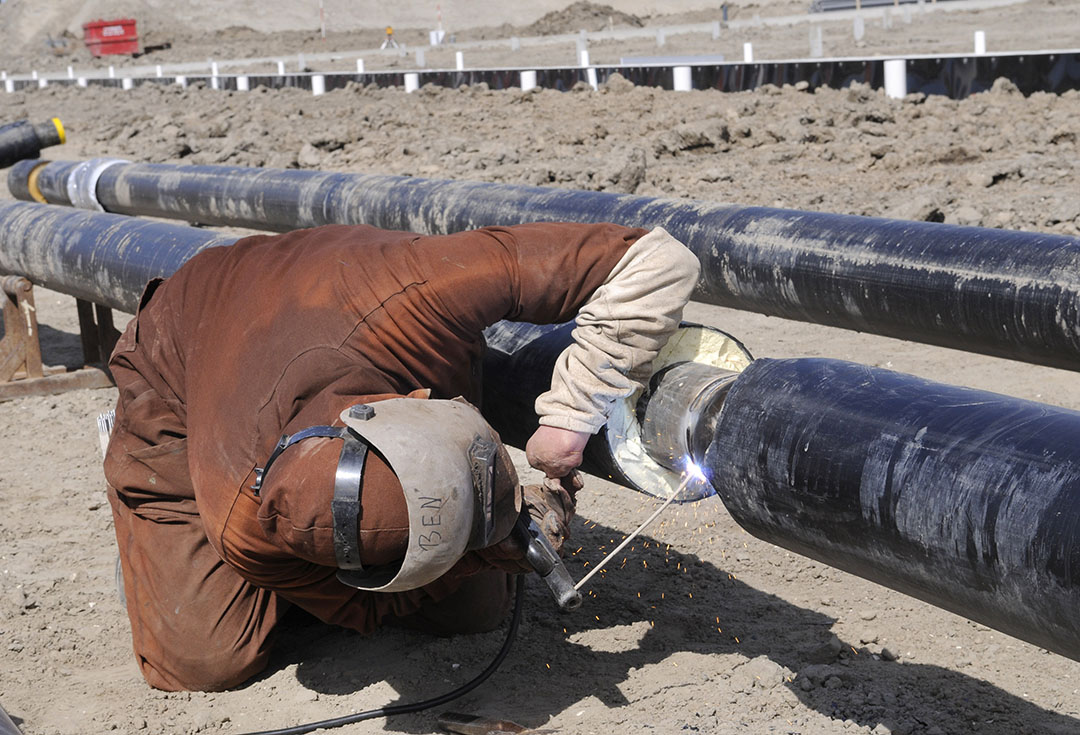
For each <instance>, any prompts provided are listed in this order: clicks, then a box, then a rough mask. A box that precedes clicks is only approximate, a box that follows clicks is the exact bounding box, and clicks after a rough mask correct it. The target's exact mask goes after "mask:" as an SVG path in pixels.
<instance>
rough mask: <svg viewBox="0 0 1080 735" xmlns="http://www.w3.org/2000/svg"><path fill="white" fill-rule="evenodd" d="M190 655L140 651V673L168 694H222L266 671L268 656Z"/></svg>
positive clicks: (154, 686)
mask: <svg viewBox="0 0 1080 735" xmlns="http://www.w3.org/2000/svg"><path fill="white" fill-rule="evenodd" d="M203 653H204V654H205V655H202V656H198V657H197V658H196V657H189V656H186V655H178V656H170V657H169V659H168V660H167V661H166V660H163V659H161V658H160V657H153V659H151V658H148V657H147V656H144V655H140V654H139V653H138V652H136V658H137V660H138V663H139V670H140V671H141V672H142V675H143V678H144V679H146V683H147V684H149V685H150V686H152V687H153V688H155V689H163V690H165V691H168V692H177V691H193V692H220V691H224V690H225V689H232V688H233V687H236V686H239V685H240V684H242V683H244V682H245V681H247V680H248V679H250V678H251V677H252V676H254V675H255V674H257V673H259V672H260V671H262V670H263V669H264V668H266V663H267V659H268V658H269V655H268V654H267V653H261V654H258V655H255V656H218V655H213V654H209V653H207V652H203Z"/></svg>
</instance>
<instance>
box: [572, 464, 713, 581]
mask: <svg viewBox="0 0 1080 735" xmlns="http://www.w3.org/2000/svg"><path fill="white" fill-rule="evenodd" d="M693 477H694V476H693V475H692V474H690V473H689V472H688V473H686V479H685V480H683V481H682V484H681V485H679V489H678V490H676V491H675V492H674V493H672V495H671V497H670V498H668V499H667V500H665V501H664V502H663V504H662V505H661V506H660V507H659V508H657V509H656V510H655V511H653V514H652V515H651V516H649V517H648V518H646V519H645V522H644V523H642V524H641V525H640V526H638V527H637V528H635V529H634V530H633V531H632V532H631V533H630V535H629V536H627V537H626V538H624V539H623V541H622V543H621V544H619V545H618V546H616V547H615V548H614V549H612V550H611V553H610V554H608V555H607V556H605V557H604V558H603V559H601V560H600V563H599V564H598V565H596V566H595V567H593V570H592V571H591V572H589V573H588V574H586V575H585V576H584V577H582V578H581V581H579V582H578V583H577V584H575V585H574V589H576V590H579V589H581V587H582V585H584V584H585V583H586V582H588V581H589V580H590V579H592V578H593V575H595V574H596V573H597V572H599V571H600V570H601V569H603V568H604V567H605V566H606V565H607V561H608V559H610V558H611V557H613V556H615V555H616V554H618V553H619V552H620V551H622V550H623V549H625V548H626V545H627V544H628V543H630V542H631V541H633V540H634V537H635V536H637V535H638V534H639V533H641V532H642V531H644V530H645V528H646V527H647V526H648V525H649V524H650V523H652V522H653V521H654V520H656V517H657V516H658V515H660V514H661V513H663V512H664V509H665V508H667V507H668V506H669V505H671V501H673V500H675V498H677V497H679V493H681V492H682V491H683V490H684V489H685V488H686V486H687V484H688V483H689V482H690V480H691V479H692V478H693Z"/></svg>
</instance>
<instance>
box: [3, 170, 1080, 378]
mask: <svg viewBox="0 0 1080 735" xmlns="http://www.w3.org/2000/svg"><path fill="white" fill-rule="evenodd" d="M72 167H73V164H66V163H53V164H50V165H49V166H47V167H46V170H45V172H43V173H42V174H41V175H40V177H39V184H40V186H42V187H43V188H42V194H44V195H45V197H46V198H47V199H48V200H49V201H51V202H56V203H63V202H64V200H65V198H66V197H67V196H68V189H67V183H68V182H67V179H68V174H69V173H70V172H71V170H72ZM11 188H12V189H13V190H16V189H19V188H24V189H25V188H26V187H25V185H24V184H22V183H20V182H17V181H16V182H14V183H13V185H11ZM76 188H77V187H76ZM94 193H96V197H97V201H99V202H100V203H101V205H103V206H104V208H105V209H106V210H107V211H110V212H117V213H121V214H135V215H146V216H153V217H172V218H180V219H184V220H187V221H189V222H200V223H203V224H217V225H230V226H239V227H252V228H257V229H269V230H289V229H295V228H299V227H311V226H315V225H320V224H328V223H343V224H356V223H367V224H372V225H376V226H379V227H384V228H389V229H403V230H413V231H417V232H427V233H431V234H436V233H447V232H455V231H459V230H465V229H470V228H474V227H480V226H485V225H508V224H514V223H519V222H528V221H538V220H548V221H578V222H597V221H611V222H618V223H620V224H626V225H640V226H645V227H652V226H663V227H665V228H666V229H667V230H668V231H670V232H671V233H672V234H673V235H674V236H675V237H677V238H679V239H680V240H682V241H683V242H685V243H686V244H687V245H688V246H689V247H690V248H691V249H692V250H693V251H694V252H695V253H696V254H697V255H698V257H699V258H700V259H701V262H702V277H701V281H700V283H699V284H698V289H697V291H696V294H695V298H697V299H698V300H700V301H704V302H706V303H712V304H718V305H720V306H729V307H734V308H738V309H745V310H749V311H757V312H761V313H763V314H771V315H775V316H781V317H785V318H789V319H798V320H802V321H809V322H815V323H819V324H828V325H832V326H838V327H844V328H847V329H855V330H859V331H864V332H873V333H876V334H883V335H887V336H891V337H899V338H902V339H909V340H914V341H918V342H926V343H930V344H938V345H944V346H947V347H955V348H958V349H963V350H969V351H973V352H982V353H986V354H991V355H998V356H1002V357H1009V358H1013V359H1018V360H1025V361H1028V362H1034V363H1040V364H1045V365H1052V366H1056V367H1063V368H1069V369H1074V370H1076V369H1080V239H1077V238H1071V237H1064V236H1060V235H1047V234H1036V233H1026V232H1016V231H1008V230H994V229H985V228H976V227H957V226H952V225H943V224H934V223H927V222H906V221H900V220H886V219H877V218H870V217H855V216H846V215H834V214H824V213H818V212H800V211H794V210H784V209H772V208H767V207H746V206H734V205H726V204H713V203H708V202H700V201H691V200H678V199H654V198H650V197H640V196H631V195H623V194H608V193H602V192H588V191H570V190H565V189H553V188H541V187H530V186H511V185H505V184H489V183H479V182H461V181H441V180H432V179H418V178H409V177H399V176H374V175H359V174H342V173H323V172H318V171H294V170H274V169H252V168H239V167H229V166H179V165H171V164H133V163H120V164H116V165H113V166H110V167H109V168H107V169H105V170H104V171H103V172H102V173H101V175H100V179H98V180H97V183H96V192H94Z"/></svg>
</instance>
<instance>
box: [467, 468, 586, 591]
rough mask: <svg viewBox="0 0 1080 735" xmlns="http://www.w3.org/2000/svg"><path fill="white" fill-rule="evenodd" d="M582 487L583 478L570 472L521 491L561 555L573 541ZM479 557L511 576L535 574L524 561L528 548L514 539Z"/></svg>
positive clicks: (531, 512)
mask: <svg viewBox="0 0 1080 735" xmlns="http://www.w3.org/2000/svg"><path fill="white" fill-rule="evenodd" d="M582 485H583V483H582V480H581V475H580V474H578V473H577V472H571V473H570V474H568V475H566V476H565V477H561V478H551V477H546V478H544V481H543V482H542V483H540V484H539V485H525V486H523V488H522V490H523V492H524V502H525V509H526V510H527V511H528V513H529V516H530V517H531V518H532V519H533V520H534V521H536V525H537V526H538V527H539V528H540V531H541V533H543V534H544V536H546V537H547V540H548V541H550V542H551V545H552V547H553V548H554V549H555V551H556V552H561V551H562V547H563V544H565V543H566V541H567V539H569V538H570V521H571V520H572V519H573V517H574V510H575V508H576V504H575V502H574V496H575V495H576V494H577V491H578V490H580V489H581V488H582ZM477 554H478V555H479V556H480V558H481V559H483V560H484V561H485V562H487V563H488V564H490V565H491V566H493V567H495V568H496V569H501V570H503V571H505V572H510V573H511V574H521V573H524V572H531V571H532V567H530V566H529V564H528V563H527V562H526V561H525V549H524V548H522V547H521V546H520V544H518V543H517V540H516V539H515V538H514V537H513V536H510V537H507V538H506V539H504V540H502V541H501V542H499V543H497V544H495V545H494V546H489V547H488V548H486V549H481V550H479V551H478V552H477Z"/></svg>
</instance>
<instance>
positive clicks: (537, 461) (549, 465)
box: [525, 426, 592, 477]
mask: <svg viewBox="0 0 1080 735" xmlns="http://www.w3.org/2000/svg"><path fill="white" fill-rule="evenodd" d="M590 436H592V435H591V434H586V433H585V432H582V431H570V430H569V429H559V428H557V427H554V426H541V427H540V428H539V429H537V430H536V433H534V434H533V435H532V436H531V437H530V438H529V442H528V443H527V444H526V445H525V458H526V459H528V460H529V464H530V465H532V466H533V467H535V468H536V469H538V470H540V471H541V472H543V473H544V474H545V475H547V476H548V477H565V476H566V475H568V474H570V472H571V470H573V469H574V468H576V467H577V466H579V465H580V464H581V453H582V452H583V451H584V450H585V445H586V444H587V443H588V441H589V437H590Z"/></svg>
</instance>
